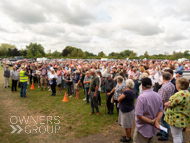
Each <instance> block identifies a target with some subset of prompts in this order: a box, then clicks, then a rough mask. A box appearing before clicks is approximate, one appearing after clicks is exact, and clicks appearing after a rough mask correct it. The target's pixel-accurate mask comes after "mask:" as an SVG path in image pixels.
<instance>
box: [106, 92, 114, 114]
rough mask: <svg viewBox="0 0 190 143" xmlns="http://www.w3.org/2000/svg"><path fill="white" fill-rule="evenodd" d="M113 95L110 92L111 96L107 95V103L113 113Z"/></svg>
mask: <svg viewBox="0 0 190 143" xmlns="http://www.w3.org/2000/svg"><path fill="white" fill-rule="evenodd" d="M112 96H113V93H112V94H110V95H109V96H107V95H106V104H107V108H108V112H109V113H113V103H111V98H112Z"/></svg>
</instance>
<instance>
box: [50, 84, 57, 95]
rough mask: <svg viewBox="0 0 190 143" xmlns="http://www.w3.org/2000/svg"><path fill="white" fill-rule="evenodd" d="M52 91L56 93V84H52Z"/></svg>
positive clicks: (53, 93)
mask: <svg viewBox="0 0 190 143" xmlns="http://www.w3.org/2000/svg"><path fill="white" fill-rule="evenodd" d="M51 91H52V95H55V94H56V84H52V85H51Z"/></svg>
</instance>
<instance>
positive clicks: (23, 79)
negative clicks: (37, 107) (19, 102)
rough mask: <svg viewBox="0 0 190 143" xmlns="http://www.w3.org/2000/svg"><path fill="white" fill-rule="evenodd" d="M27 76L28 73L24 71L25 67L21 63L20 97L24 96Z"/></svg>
mask: <svg viewBox="0 0 190 143" xmlns="http://www.w3.org/2000/svg"><path fill="white" fill-rule="evenodd" d="M28 76H30V74H29V73H28V72H26V67H25V66H24V65H22V66H21V71H20V86H21V88H20V97H26V89H27V81H28Z"/></svg>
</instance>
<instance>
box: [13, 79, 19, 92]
mask: <svg viewBox="0 0 190 143" xmlns="http://www.w3.org/2000/svg"><path fill="white" fill-rule="evenodd" d="M17 81H18V80H12V91H17V90H16V87H17Z"/></svg>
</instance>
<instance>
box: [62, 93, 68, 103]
mask: <svg viewBox="0 0 190 143" xmlns="http://www.w3.org/2000/svg"><path fill="white" fill-rule="evenodd" d="M62 101H63V102H68V100H67V93H66V92H65V96H64V97H63V100H62Z"/></svg>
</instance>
